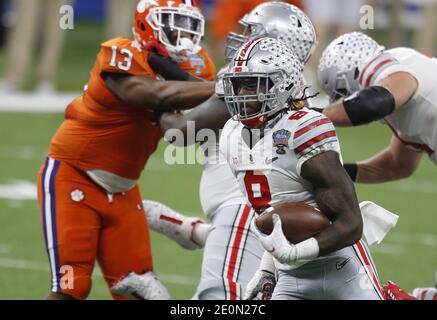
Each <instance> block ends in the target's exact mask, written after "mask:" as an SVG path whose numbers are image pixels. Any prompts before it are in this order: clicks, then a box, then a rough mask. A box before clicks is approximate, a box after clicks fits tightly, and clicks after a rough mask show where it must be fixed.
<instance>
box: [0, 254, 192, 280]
mask: <svg viewBox="0 0 437 320" xmlns="http://www.w3.org/2000/svg"><path fill="white" fill-rule="evenodd" d="M0 268H4V269H21V270H31V271H43V272H47V273H48V272H49V264H48V262H47V263H45V262H41V261H31V260H22V259H13V258H7V257H0ZM157 274H158V276H159V279H160V280H161V281H162V282H166V283H171V284H178V285H186V286H195V285H197V284H198V282H199V279H198V278H196V277H190V276H184V275H178V274H165V273H157ZM93 275H95V276H99V277H101V276H102V273H101V271H100V269H98V268H96V269H94V273H93Z"/></svg>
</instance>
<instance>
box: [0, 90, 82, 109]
mask: <svg viewBox="0 0 437 320" xmlns="http://www.w3.org/2000/svg"><path fill="white" fill-rule="evenodd" d="M81 94H82V93H81V92H65V93H55V94H37V93H23V92H19V93H13V94H1V95H0V112H32V113H41V112H42V113H53V112H64V110H65V108H66V107H67V105H68V104H69V103H70V102H71V101H73V100H74V99H75V98H76V97H78V96H80V95H81Z"/></svg>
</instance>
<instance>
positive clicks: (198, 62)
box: [189, 54, 205, 74]
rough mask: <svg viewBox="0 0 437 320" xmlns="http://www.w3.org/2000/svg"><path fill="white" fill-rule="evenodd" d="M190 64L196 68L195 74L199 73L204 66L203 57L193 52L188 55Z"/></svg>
mask: <svg viewBox="0 0 437 320" xmlns="http://www.w3.org/2000/svg"><path fill="white" fill-rule="evenodd" d="M189 60H190V64H191V66H192V67H193V68H194V69H195V70H196V71H195V72H196V74H201V73H202V70H203V68H205V59H203V57H202V56H200V55H198V54H193V55H191V56H190V57H189Z"/></svg>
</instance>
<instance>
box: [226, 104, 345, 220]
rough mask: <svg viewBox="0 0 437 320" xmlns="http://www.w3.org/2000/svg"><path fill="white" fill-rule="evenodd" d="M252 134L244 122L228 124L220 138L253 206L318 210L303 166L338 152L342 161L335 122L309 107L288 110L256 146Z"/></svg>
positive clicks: (241, 185) (265, 132) (256, 132)
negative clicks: (300, 204) (305, 206)
mask: <svg viewBox="0 0 437 320" xmlns="http://www.w3.org/2000/svg"><path fill="white" fill-rule="evenodd" d="M247 130H248V129H247V128H245V127H244V125H243V124H241V123H240V122H238V121H234V120H232V119H231V120H229V121H228V122H227V123H226V125H225V127H224V129H223V132H222V135H221V138H220V151H221V152H222V153H223V155H224V156H225V158H226V160H227V161H228V163H229V165H230V167H231V170H232V172H233V174H234V175H235V177H236V178H237V180H238V182H239V185H240V188H241V189H242V190H243V192H244V194H245V196H246V198H247V200H248V202H249V203H250V204H251V205H252V207H253V208H254V209H255V210H257V211H258V212H260V211H262V210H263V209H265V208H266V207H268V206H270V205H275V204H278V203H283V202H304V203H307V204H309V205H312V206H317V205H316V202H315V199H314V194H313V189H312V186H311V184H310V183H309V182H308V181H306V180H305V179H304V178H303V177H302V176H301V168H302V165H303V164H304V163H305V161H307V160H309V159H311V158H312V157H314V156H316V155H318V154H320V153H323V152H326V151H334V152H336V153H338V154H339V155H340V160H341V152H340V145H339V142H338V139H337V135H336V132H335V128H334V126H333V124H332V123H331V121H330V120H329V119H327V118H326V117H325V116H324V115H323V114H320V113H318V112H316V111H314V110H311V109H307V108H303V109H301V110H299V111H288V112H287V113H286V114H285V115H284V116H283V117H281V118H280V119H279V121H277V123H276V124H274V125H273V127H271V128H266V129H265V130H264V136H263V138H262V139H260V140H259V141H258V142H256V141H255V140H254V141H253V142H252V144H253V146H252V148H250V147H249V145H248V140H249V139H248V137H249V136H251V135H250V134H248V133H247V132H248V131H247ZM245 132H246V133H245ZM256 134H258V135H259V130H258V131H254V130H252V137H253V136H254V135H256ZM255 142H256V143H255ZM249 144H250V142H249Z"/></svg>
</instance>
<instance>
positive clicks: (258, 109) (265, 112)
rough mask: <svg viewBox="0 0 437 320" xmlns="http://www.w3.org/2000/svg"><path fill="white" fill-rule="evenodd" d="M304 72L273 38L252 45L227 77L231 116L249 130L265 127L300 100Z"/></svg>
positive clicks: (237, 57)
mask: <svg viewBox="0 0 437 320" xmlns="http://www.w3.org/2000/svg"><path fill="white" fill-rule="evenodd" d="M302 72H303V65H302V63H301V62H300V61H299V59H298V58H297V57H296V55H295V54H294V53H293V51H292V50H291V49H290V48H288V47H287V46H286V45H285V44H284V43H283V42H281V41H279V40H276V39H273V38H260V39H252V40H250V41H248V42H247V43H245V44H244V45H243V46H242V47H241V48H240V49H239V50H238V51H237V53H236V55H235V56H234V58H233V59H232V61H231V63H230V64H229V69H228V72H226V73H225V74H224V75H223V86H224V98H225V102H226V105H227V107H228V109H229V112H230V114H231V116H232V117H233V118H234V119H235V120H240V121H241V122H242V123H243V124H245V125H246V126H249V127H259V126H261V125H262V124H263V123H265V122H267V121H268V120H270V119H269V117H270V116H272V115H274V114H275V113H277V112H278V111H280V110H283V109H287V108H289V107H290V105H292V104H293V102H295V101H296V100H298V99H299V98H298V96H300V95H301V94H302V83H303V79H302ZM300 98H301V96H300Z"/></svg>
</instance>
